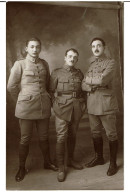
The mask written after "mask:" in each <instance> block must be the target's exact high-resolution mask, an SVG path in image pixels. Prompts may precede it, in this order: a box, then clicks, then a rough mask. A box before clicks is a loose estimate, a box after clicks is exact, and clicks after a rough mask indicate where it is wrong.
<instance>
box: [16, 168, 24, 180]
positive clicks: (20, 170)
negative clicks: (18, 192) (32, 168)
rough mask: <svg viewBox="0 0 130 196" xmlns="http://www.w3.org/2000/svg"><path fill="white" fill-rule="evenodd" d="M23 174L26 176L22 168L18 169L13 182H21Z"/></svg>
mask: <svg viewBox="0 0 130 196" xmlns="http://www.w3.org/2000/svg"><path fill="white" fill-rule="evenodd" d="M25 174H26V170H25V168H24V167H20V168H19V170H18V172H17V174H16V176H15V180H16V181H17V182H20V181H21V180H23V179H24V176H25Z"/></svg>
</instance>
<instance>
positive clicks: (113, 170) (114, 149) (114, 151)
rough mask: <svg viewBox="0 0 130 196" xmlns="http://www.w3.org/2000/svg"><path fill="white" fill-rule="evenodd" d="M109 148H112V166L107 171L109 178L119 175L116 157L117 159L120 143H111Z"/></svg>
mask: <svg viewBox="0 0 130 196" xmlns="http://www.w3.org/2000/svg"><path fill="white" fill-rule="evenodd" d="M109 148H110V166H109V169H108V171H107V175H108V176H112V175H114V174H116V173H117V164H116V157H117V149H118V141H117V140H115V141H109Z"/></svg>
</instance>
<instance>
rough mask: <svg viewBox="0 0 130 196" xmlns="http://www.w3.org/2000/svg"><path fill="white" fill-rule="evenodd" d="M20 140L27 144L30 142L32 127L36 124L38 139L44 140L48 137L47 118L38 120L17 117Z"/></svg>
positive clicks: (21, 142)
mask: <svg viewBox="0 0 130 196" xmlns="http://www.w3.org/2000/svg"><path fill="white" fill-rule="evenodd" d="M19 124H20V130H21V140H20V144H24V145H28V144H29V143H30V140H31V137H32V133H33V127H34V125H35V126H36V129H37V132H38V136H39V140H40V141H45V140H47V139H48V129H49V118H46V119H40V120H25V119H19Z"/></svg>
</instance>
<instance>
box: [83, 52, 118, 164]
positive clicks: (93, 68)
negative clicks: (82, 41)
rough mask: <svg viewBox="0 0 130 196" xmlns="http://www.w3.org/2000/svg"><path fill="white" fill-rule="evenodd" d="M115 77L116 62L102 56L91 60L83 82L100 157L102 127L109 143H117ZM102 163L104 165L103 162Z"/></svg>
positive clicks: (91, 125) (92, 129)
mask: <svg viewBox="0 0 130 196" xmlns="http://www.w3.org/2000/svg"><path fill="white" fill-rule="evenodd" d="M114 77H115V62H114V60H113V59H110V58H107V57H106V56H105V55H102V56H101V57H99V58H96V57H92V58H91V59H90V66H89V68H88V71H87V73H86V74H85V77H84V80H83V82H82V89H83V91H87V109H88V114H89V121H90V127H91V131H92V135H93V139H94V138H95V139H94V146H95V150H96V151H98V152H97V153H98V154H100V155H101V154H102V151H103V149H102V145H103V143H102V139H101V130H102V125H103V127H104V129H105V131H106V134H107V137H108V139H109V142H114V141H117V131H116V112H117V111H118V104H117V99H116V96H115V93H114V89H113V85H114ZM96 138H100V139H99V140H98V139H96ZM96 144H97V145H96ZM99 146H100V147H99ZM96 147H97V148H96ZM101 162H102V163H103V161H101Z"/></svg>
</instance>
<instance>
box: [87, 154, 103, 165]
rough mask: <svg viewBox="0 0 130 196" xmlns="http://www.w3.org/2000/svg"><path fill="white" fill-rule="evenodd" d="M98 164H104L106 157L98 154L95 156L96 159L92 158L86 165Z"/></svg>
mask: <svg viewBox="0 0 130 196" xmlns="http://www.w3.org/2000/svg"><path fill="white" fill-rule="evenodd" d="M96 165H104V159H103V157H102V158H100V157H98V156H97V155H96V156H95V158H94V159H92V161H90V162H89V163H87V164H86V165H85V166H86V167H94V166H96Z"/></svg>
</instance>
